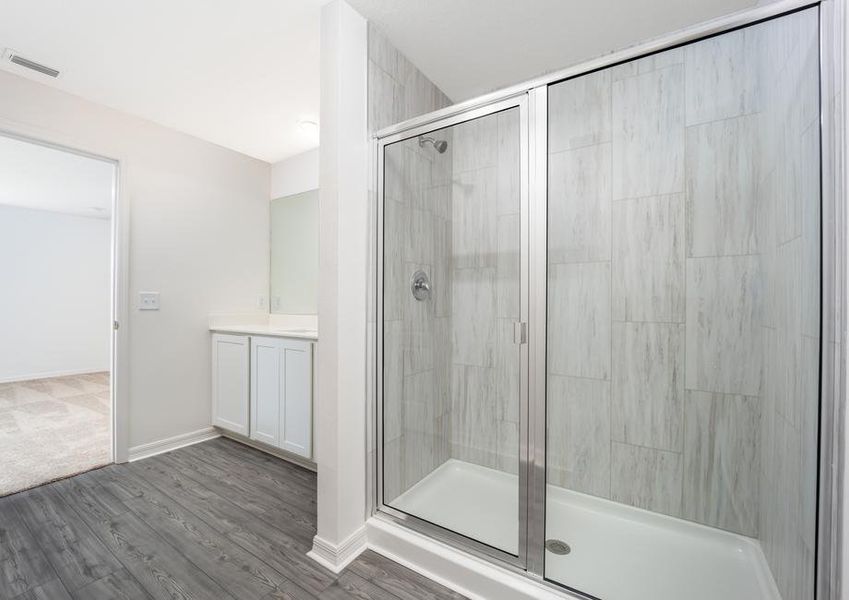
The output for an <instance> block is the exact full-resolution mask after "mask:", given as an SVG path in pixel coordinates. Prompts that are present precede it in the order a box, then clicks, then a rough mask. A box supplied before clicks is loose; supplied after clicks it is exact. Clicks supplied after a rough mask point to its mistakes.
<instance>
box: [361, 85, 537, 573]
mask: <svg viewBox="0 0 849 600" xmlns="http://www.w3.org/2000/svg"><path fill="white" fill-rule="evenodd" d="M514 108H518V109H519V124H520V125H519V147H520V153H519V156H520V176H519V182H520V185H519V189H520V204H519V215H520V219H519V220H520V240H519V247H520V253H519V255H520V265H521V266H520V276H519V288H520V321H522V322H524V323H528V320H529V313H528V298H529V294H528V290H529V280H528V264H529V257H528V256H529V252H528V244H529V230H528V220H529V208H528V201H529V184H528V174H529V168H528V141H529V116H528V115H529V113H528V96H527V93H526V92H521V93H518V94H514V95H512V96H510V97H508V98H503V99H500V100H499V101H498V102H493V103H489V104H487V105H485V106H478V107H471V108H470V109H469V110H466V111H461V112H457V113H456V114H452V115H450V116H446V117H444V118H442V119H439V120H436V121H432V122H430V123H426V124H423V125H420V126H418V127H413V128H410V129H405V130H403V131H400V132H397V133H394V134H391V135H387V136H384V137H382V138H380V139H379V140H377V149H376V151H377V162H376V166H377V209H376V213H377V252H376V259H377V265H376V275H377V281H376V284H377V288H376V293H375V300H376V302H375V304H376V309H377V312H376V338H375V340H376V342H375V343H376V360H375V368H376V371H375V389H376V393H377V396H376V397H377V398H378V399H382V398H383V356H384V350H383V251H384V247H383V237H384V235H383V234H384V229H383V227H384V223H383V212H384V211H383V206H384V205H383V202H384V156H385V150H386V147H387V146H389V145H391V144H394V143H396V142H400V141H403V140H407V139H411V138H415V137H417V136H419V135H427V134H429V133H432V132H433V131H435V130H439V129H444V128H446V127H452V126H454V125H458V124H460V123H465V122H468V121H473V120H475V119H479V118H483V117H487V116H490V115H494V114H496V113H499V112H502V111H505V110H510V109H514ZM528 327H529V328H530V327H531V325H530V324H529V325H528ZM528 348H529V344H527V343H522V344H519V355H520V358H519V360H520V367H519V368H520V377H519V380H520V385H519V390H520V391H519V473H518V475H519V481H518V490H517V493H518V500H519V501H518V507H519V514H518V515H517V518H518V519H519V539H518V553H517V555H512V554H510V553H508V552H506V551H502V550H499V549H497V548H494V547H492V546H489V545H488V544H485V543H482V542H480V541H477V540H474V539H472V538H470V537H468V536H465V535H463V534H460V533H457V532H455V531H452V530H450V529H447V528H445V527H442V526H439V525H436V524H434V523H431V522H430V521H426V520H424V519H421V518H419V517H416V516H414V515H411V514H408V513H405V512H402V511H400V510H397V509H395V508H392V507H390V506H388V505H386V504H384V503H383V402H381V401H378V402H377V406H376V407H375V419H376V420H375V423H374V431H375V433H376V443H375V447H376V452H375V460H376V463H375V470H374V473H375V478H374V486H375V487H374V488H373V492H374V503H375V506H374V507H373V512H380V513H381V514H382V515H383V516H385V517H387V518H390V519H392V520H394V521H397V522H399V523H403V524H404V525H405V526H407V527H409V528H411V529H413V530H416V531H419V532H421V533H424V534H426V535H429V536H431V537H434V538H436V539H442V540H445V541H448V542H451V543H452V544H454V545H457V546H460V547H462V548H463V549H465V550H467V551H469V552H471V553H472V554H475V555H478V556H482V557H485V558H487V559H494V560H496V561H498V562H500V563H502V564H504V565H507V566H510V567H512V568H516V569H519V570H521V571H524V570H525V566H526V564H527V553H528V548H529V540H528V530H527V525H528V521H529V519H528V495H527V490H528V485H527V482H528V474H529V451H528V450H529V442H528V423H529V421H528V405H529V398H528V364H529V363H528Z"/></svg>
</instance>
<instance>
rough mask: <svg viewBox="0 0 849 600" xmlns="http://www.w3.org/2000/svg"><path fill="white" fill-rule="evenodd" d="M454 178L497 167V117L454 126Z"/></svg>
mask: <svg viewBox="0 0 849 600" xmlns="http://www.w3.org/2000/svg"><path fill="white" fill-rule="evenodd" d="M453 136H454V162H453V168H454V176H455V177H456V176H457V175H460V174H461V173H465V172H466V171H476V170H479V169H484V168H487V167H497V166H498V147H499V144H498V115H497V114H495V115H488V116H486V117H481V118H479V119H472V120H471V121H464V122H462V123H459V124H457V125H455V126H454V128H453Z"/></svg>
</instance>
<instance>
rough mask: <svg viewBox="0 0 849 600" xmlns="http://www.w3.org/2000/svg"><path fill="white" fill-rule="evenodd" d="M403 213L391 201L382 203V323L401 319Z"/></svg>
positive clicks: (401, 209)
mask: <svg viewBox="0 0 849 600" xmlns="http://www.w3.org/2000/svg"><path fill="white" fill-rule="evenodd" d="M406 216H407V212H406V209H405V208H404V207H403V206H402V205H401V204H399V203H398V202H395V200H392V199H391V198H386V199H385V200H384V208H383V220H384V236H383V319H384V320H386V321H391V320H396V319H401V318H402V316H403V311H404V304H405V302H406V293H405V288H406V287H407V285H406V277H405V275H404V272H405V264H404V245H405V242H404V231H405V228H406Z"/></svg>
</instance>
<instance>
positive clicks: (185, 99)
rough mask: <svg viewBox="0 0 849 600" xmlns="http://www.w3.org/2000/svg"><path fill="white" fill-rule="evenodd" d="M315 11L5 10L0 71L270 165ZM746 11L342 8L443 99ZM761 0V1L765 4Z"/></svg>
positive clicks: (246, 3) (298, 108)
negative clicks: (12, 56)
mask: <svg viewBox="0 0 849 600" xmlns="http://www.w3.org/2000/svg"><path fill="white" fill-rule="evenodd" d="M327 1H328V0H215V1H210V0H178V1H175V0H144V1H143V2H132V1H130V0H74V1H73V2H69V1H68V0H4V1H3V3H2V12H0V50H3V49H5V48H11V49H13V50H15V51H17V52H18V53H20V54H21V55H22V56H24V57H27V58H29V59H31V60H34V61H37V62H40V63H43V64H46V65H48V66H50V67H54V68H56V69H58V70H59V71H61V75H60V76H59V78H58V79H51V78H49V77H46V76H44V75H40V74H36V73H33V72H32V71H29V70H27V69H23V68H22V67H18V66H17V65H13V64H11V63H9V62H7V61H0V68H1V69H6V70H8V71H12V72H15V73H18V74H20V75H22V76H24V77H27V78H30V79H33V80H36V81H39V82H41V83H44V84H46V85H49V86H52V87H55V88H58V89H61V90H64V91H67V92H70V93H72V94H76V95H78V96H81V97H83V98H86V99H88V100H91V101H94V102H97V103H99V104H104V105H106V106H110V107H112V108H115V109H117V110H120V111H123V112H127V113H130V114H134V115H137V116H140V117H143V118H146V119H149V120H151V121H154V122H157V123H159V124H161V125H165V126H167V127H170V128H172V129H176V130H178V131H182V132H185V133H188V134H190V135H194V136H196V137H199V138H201V139H205V140H208V141H210V142H213V143H216V144H219V145H221V146H224V147H227V148H231V149H234V150H237V151H239V152H242V153H244V154H247V155H250V156H253V157H256V158H259V159H261V160H264V161H267V162H272V163H273V162H276V161H279V160H282V159H284V158H288V157H290V156H293V155H295V154H299V153H301V152H304V151H307V150H310V149H312V148H315V147H316V146H318V134H317V131H314V130H310V129H305V128H303V127H300V126H299V122H300V121H305V120H306V121H317V120H318V113H319V69H320V65H319V47H320V12H321V5H322V4H324V3H326V2H327ZM755 1H756V0H593V1H591V2H587V1H578V0H521V1H517V0H404V1H403V2H401V1H398V0H349V2H350V3H351V4H352V5H353V6H354V7H355V8H356V9H357V10H358V11H360V12H361V13H362V14H363V15H364V16H365V17H366V18H368V19H370V20H372V21H374V22H375V23H376V24H377V25H378V27H380V28H381V29H382V30H383V31H384V33H385V34H386V35H387V36H388V37H389V39H390V40H391V41H392V42H393V43H394V44H395V45H396V46H397V47H398V48H399V49H400V50H401V51H402V52H403V53H404V54H405V55H407V57H408V58H410V59H411V60H412V61H413V62H414V63H415V64H416V65H417V66H418V67H419V68H420V69H421V70H422V71H423V72H424V73H425V74H426V75H427V76H428V77H430V78H431V79H432V80H433V81H434V82H435V83H436V84H437V85H438V86H439V87H441V88H442V90H443V91H444V92H445V93H446V94H448V96H450V97H451V98H452V100H454V101H461V100H465V99H468V98H471V97H474V96H477V95H480V94H482V93H485V92H488V91H492V90H494V89H498V88H500V87H504V86H506V85H510V84H513V83H518V82H520V81H524V80H527V79H530V78H532V77H535V76H537V75H540V74H543V73H545V72H549V71H552V70H557V69H561V68H564V67H567V66H569V65H572V64H575V63H578V62H581V61H583V60H586V59H588V58H592V57H595V56H599V55H601V54H604V53H607V52H610V51H612V50H615V49H620V48H623V47H627V46H629V45H632V44H634V43H637V42H639V41H643V40H646V39H649V38H651V37H654V36H657V35H660V34H662V33H665V32H668V31H673V30H676V29H680V28H682V27H684V26H687V25H691V24H695V23H698V22H701V21H704V20H707V19H710V18H712V17H716V16H719V15H723V14H727V13H730V12H734V11H736V10H740V9H742V8H746V7H749V6H751V5H753V4H755ZM764 1H765V0H761V2H764Z"/></svg>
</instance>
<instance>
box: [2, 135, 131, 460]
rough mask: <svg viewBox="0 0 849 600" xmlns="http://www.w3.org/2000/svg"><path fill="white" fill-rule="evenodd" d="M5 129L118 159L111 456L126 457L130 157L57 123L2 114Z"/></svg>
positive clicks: (114, 211) (54, 145)
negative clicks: (69, 132) (50, 124)
mask: <svg viewBox="0 0 849 600" xmlns="http://www.w3.org/2000/svg"><path fill="white" fill-rule="evenodd" d="M0 135H4V136H8V137H12V138H16V139H19V140H22V141H26V142H30V143H33V144H39V145H42V146H47V147H52V148H56V149H57V150H62V151H65V152H71V153H74V154H78V155H80V156H86V157H88V158H92V159H95V160H102V161H105V162H109V163H112V164H114V165H115V182H114V189H113V194H112V243H111V247H110V248H111V252H112V282H111V285H112V289H111V294H112V320H113V321H115V322H118V323H119V324H120V328H119V329H117V330H116V329H114V328H113V330H112V334H113V335H112V347H111V357H110V377H109V383H110V388H111V389H110V395H111V399H112V403H111V408H112V460H113V461H114V462H116V463H122V462H127V460H128V458H129V456H128V455H129V451H128V447H129V445H130V424H129V414H130V360H129V335H128V329H129V322H130V319H129V314H130V312H129V311H130V309H129V290H130V287H129V285H130V283H129V280H130V277H129V273H130V258H129V257H130V250H129V248H130V200H129V197H128V195H127V194H126V192H125V191H124V190H126V189H127V185H126V181H127V160H126V157H125V156H123V155H122V154H120V153H113V152H111V151H110V150H106V151H103V150H102V149H101V148H98V147H91V146H87V145H86V144H81V143H80V141H79V139H76V138H73V137H69V136H68V135H67V134H65V133H62V132H59V131H57V130H55V129H51V128H44V127H38V126H34V125H32V124H29V123H22V122H20V121H12V120H9V119H4V118H0Z"/></svg>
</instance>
